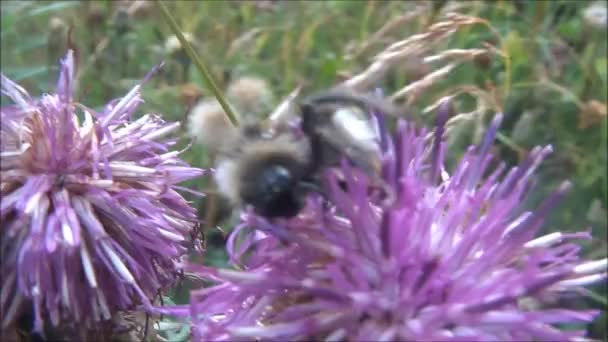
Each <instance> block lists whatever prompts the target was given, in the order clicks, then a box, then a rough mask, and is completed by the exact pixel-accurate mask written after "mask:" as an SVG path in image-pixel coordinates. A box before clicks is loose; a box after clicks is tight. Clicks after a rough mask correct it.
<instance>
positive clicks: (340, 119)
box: [315, 107, 381, 176]
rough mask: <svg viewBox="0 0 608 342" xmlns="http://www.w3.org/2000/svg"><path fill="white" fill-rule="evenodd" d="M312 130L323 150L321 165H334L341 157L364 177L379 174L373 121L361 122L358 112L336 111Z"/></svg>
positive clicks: (379, 164) (378, 151) (376, 137)
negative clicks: (363, 174)
mask: <svg viewBox="0 0 608 342" xmlns="http://www.w3.org/2000/svg"><path fill="white" fill-rule="evenodd" d="M315 130H316V133H317V136H318V138H319V139H320V140H321V144H322V145H323V146H324V151H323V153H324V159H325V160H324V161H323V162H324V163H326V164H336V163H338V162H339V159H340V158H341V156H346V157H347V158H348V159H349V160H351V161H352V162H353V163H354V164H355V165H357V166H358V167H360V168H361V169H362V170H363V171H364V172H366V173H367V174H369V175H371V176H375V175H377V174H379V172H380V168H381V160H380V157H381V154H380V148H379V136H378V133H377V131H376V129H375V126H374V124H373V120H371V119H369V118H365V117H364V114H363V113H362V112H361V111H360V110H358V109H357V108H352V107H350V108H348V107H347V108H342V109H339V110H337V111H336V112H335V113H333V114H331V120H329V121H327V122H325V123H324V124H323V125H320V126H318V127H317V128H316V129H315Z"/></svg>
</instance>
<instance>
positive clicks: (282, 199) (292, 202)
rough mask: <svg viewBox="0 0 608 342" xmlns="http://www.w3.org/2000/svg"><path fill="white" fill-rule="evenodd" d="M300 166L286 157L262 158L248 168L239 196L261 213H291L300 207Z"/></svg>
mask: <svg viewBox="0 0 608 342" xmlns="http://www.w3.org/2000/svg"><path fill="white" fill-rule="evenodd" d="M302 175H303V174H302V166H301V165H300V164H298V163H297V162H296V161H294V160H291V159H289V158H281V159H278V160H276V159H275V160H272V159H271V160H266V161H265V162H263V163H260V164H258V165H256V167H251V168H249V170H248V175H247V177H246V178H247V181H246V182H244V183H243V186H242V188H241V197H242V199H243V200H244V202H246V203H247V204H250V205H252V206H253V207H254V208H255V211H256V212H257V213H258V214H260V215H262V216H265V217H269V218H273V217H293V216H295V215H297V214H298V212H299V211H300V210H301V209H302V207H303V202H304V200H303V193H302V191H300V187H299V186H298V184H299V182H300V180H301V178H302Z"/></svg>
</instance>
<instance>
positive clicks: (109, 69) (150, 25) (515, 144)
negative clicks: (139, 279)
mask: <svg viewBox="0 0 608 342" xmlns="http://www.w3.org/2000/svg"><path fill="white" fill-rule="evenodd" d="M602 5H603V6H604V12H603V17H602V12H601V9H600V10H599V12H597V11H596V12H593V11H591V10H590V9H589V8H590V7H592V6H600V7H601V6H602ZM167 6H168V7H169V9H170V12H171V14H172V15H173V16H174V18H175V19H176V20H177V22H178V24H179V26H180V27H181V28H182V30H183V31H184V32H189V33H191V34H192V38H193V40H192V42H193V44H194V47H195V49H196V51H197V53H199V54H200V55H201V56H203V58H204V59H205V60H206V61H207V62H208V63H209V66H210V68H211V71H212V73H213V74H214V76H215V78H216V80H217V82H218V83H219V85H220V86H221V87H222V88H224V87H225V86H226V84H227V83H228V82H229V81H230V80H231V79H235V78H237V77H240V76H243V75H255V76H258V77H261V78H263V79H265V80H266V81H267V82H268V83H269V85H270V87H271V89H272V91H273V93H274V95H275V98H276V99H280V98H282V97H284V96H286V95H287V94H288V93H289V92H290V91H292V90H293V89H294V88H295V87H296V86H297V85H298V84H301V83H304V84H306V86H307V87H308V88H310V89H322V88H324V87H328V86H331V85H332V84H335V83H337V82H339V81H340V80H342V79H344V77H347V76H348V75H352V74H356V73H358V72H360V71H362V70H363V69H365V67H366V66H367V65H369V64H370V63H371V58H372V57H373V56H374V54H375V53H377V52H379V51H381V50H382V49H383V48H384V47H386V45H387V44H388V43H390V42H392V41H396V40H399V39H403V38H405V37H408V36H410V35H413V34H416V33H418V32H423V31H424V30H425V29H426V28H428V26H429V25H430V24H432V23H433V22H435V21H437V20H438V19H440V17H441V15H442V14H443V13H444V12H445V11H446V9H447V8H453V9H456V10H458V12H460V13H463V14H467V15H473V16H478V17H480V18H483V19H485V20H487V21H488V22H489V23H490V24H491V25H492V26H493V27H494V29H495V30H496V32H498V34H499V35H500V39H498V40H497V39H496V37H495V36H494V35H492V34H491V33H490V32H489V31H488V30H487V29H482V28H478V27H472V28H469V29H464V30H461V31H460V32H457V33H456V34H455V35H454V36H453V37H452V38H451V39H450V40H449V41H448V42H447V44H445V46H443V47H444V48H472V47H476V46H481V44H483V43H484V42H488V43H491V44H493V45H495V46H497V47H498V48H500V49H501V50H502V51H503V52H505V53H506V54H507V55H508V61H509V67H508V68H507V67H506V65H505V61H504V60H503V59H498V58H485V59H484V58H481V59H476V60H474V61H473V62H472V63H465V64H463V65H461V66H459V67H458V68H457V69H455V70H454V71H453V72H452V73H451V74H450V75H448V76H447V77H446V79H445V80H441V81H439V82H437V83H436V84H434V85H433V86H432V87H431V88H430V89H429V90H427V91H425V93H424V95H423V99H422V100H421V101H418V102H417V103H415V104H413V105H412V108H411V109H410V110H411V112H412V113H414V114H413V115H414V119H415V120H417V121H421V122H427V123H430V122H431V121H432V119H433V115H429V114H426V115H419V114H416V113H419V112H420V110H421V109H422V108H423V107H424V106H426V105H429V104H430V100H431V99H437V98H439V97H440V96H441V95H442V94H444V93H445V91H447V90H448V89H450V87H452V86H454V85H456V84H460V85H462V84H467V85H472V86H476V87H479V88H480V89H483V90H484V91H486V92H487V93H488V94H494V95H496V98H495V100H496V101H497V102H498V103H500V107H501V108H502V109H503V111H504V113H505V121H504V123H503V126H502V127H501V129H500V137H499V139H498V142H497V144H496V146H495V152H496V153H498V154H499V156H500V157H501V159H503V160H505V161H507V162H508V163H510V164H515V163H517V162H518V161H519V160H520V159H521V158H522V157H524V156H525V154H526V152H527V151H529V150H530V149H531V148H532V147H534V146H536V145H544V144H552V145H553V147H554V153H553V155H552V156H551V157H550V158H549V159H548V160H547V162H545V163H544V165H543V166H542V168H541V170H540V173H539V177H538V179H537V180H538V187H537V189H536V190H535V192H534V196H532V198H531V202H536V201H538V200H539V199H541V198H542V197H544V196H546V195H547V194H548V193H549V192H550V191H552V190H553V189H554V188H555V187H556V185H557V184H559V183H560V182H562V181H563V180H565V179H568V180H570V181H572V182H573V185H574V187H573V190H572V192H571V193H570V194H569V196H568V197H567V199H566V200H565V201H563V203H562V204H561V205H560V207H559V210H556V211H555V212H554V213H553V215H552V216H551V219H550V221H549V222H548V224H546V227H545V229H546V230H547V231H551V230H560V231H564V230H567V231H575V230H585V229H588V228H589V229H591V231H592V233H593V235H594V237H595V239H594V241H592V242H588V243H585V244H584V248H585V252H584V253H585V254H586V255H587V256H588V257H590V258H601V257H605V256H606V254H607V252H606V248H607V246H606V229H607V228H606V227H607V213H606V208H607V207H608V189H607V188H608V181H607V178H608V177H607V170H606V166H607V154H608V153H607V144H608V129H607V117H606V103H607V93H608V86H607V63H608V60H607V52H606V49H607V48H606V45H607V33H606V14H605V13H606V12H605V6H606V3H605V2H601V1H600V2H592V1H563V0H562V1H559V0H557V1H466V2H456V1H433V2H413V1H412V2H398V1H387V2H380V1H327V2H321V1H314V2H313V1H289V2H277V1H204V2H194V1H173V2H167ZM416 6H418V7H416ZM414 7H416V8H422V9H423V10H422V11H421V12H420V15H416V16H414V17H413V18H411V19H410V20H407V21H404V22H403V23H401V24H400V25H397V27H395V28H394V29H393V30H392V32H391V33H390V35H389V37H388V38H386V37H385V38H384V39H378V40H372V41H371V44H370V46H369V48H368V49H367V50H365V51H360V53H358V54H356V55H355V56H353V54H352V51H357V47H360V46H361V45H360V44H361V43H362V42H367V41H368V39H369V38H370V37H372V35H373V34H374V32H376V31H378V30H379V29H380V28H381V27H382V26H383V25H385V24H386V23H387V22H389V21H391V19H394V18H396V17H398V16H402V15H404V14H407V13H408V12H409V11H413V9H414ZM1 12H2V21H1V28H2V32H1V57H2V62H1V68H2V72H3V73H4V74H5V75H7V76H8V77H9V78H11V79H13V80H15V81H17V82H19V83H20V84H21V85H23V86H24V87H25V88H26V89H28V90H29V91H30V92H31V93H32V94H34V95H38V94H40V93H42V92H47V91H53V89H54V87H55V83H56V77H57V71H58V67H57V65H58V63H57V62H58V60H59V58H60V57H62V56H63V55H64V53H65V51H66V49H67V47H68V46H71V47H73V48H76V51H77V60H78V76H79V81H78V84H79V88H78V89H77V94H78V95H77V98H78V99H79V101H80V102H83V103H85V104H86V105H88V106H90V107H93V108H97V107H100V106H102V105H103V104H105V103H106V102H107V101H109V100H111V99H113V98H117V97H120V96H122V95H123V94H125V93H126V92H127V91H128V90H129V89H130V88H131V87H132V86H133V85H134V84H136V83H137V82H138V81H139V80H140V79H141V78H142V77H143V76H144V75H145V74H146V73H147V72H148V71H149V70H150V69H151V68H152V67H153V66H155V65H156V64H158V63H159V62H160V61H161V60H165V62H166V67H165V68H164V70H163V72H161V73H160V74H158V75H157V76H155V77H154V78H153V79H152V81H151V82H149V83H148V84H147V85H146V86H145V88H144V90H143V94H144V99H145V101H146V102H145V104H144V105H142V107H141V109H140V113H144V112H149V111H153V112H159V113H162V114H163V116H164V117H165V118H166V119H167V120H177V121H183V120H184V117H185V115H186V113H187V112H188V111H189V109H190V108H191V107H192V105H193V104H194V103H195V102H196V101H197V100H198V99H200V98H201V97H208V96H212V95H211V93H210V91H209V90H208V87H207V85H206V83H205V82H204V80H203V79H202V77H201V76H200V74H199V72H198V71H197V69H196V68H195V67H194V66H193V65H192V64H191V63H190V61H189V59H188V58H187V56H186V55H185V53H184V52H183V50H181V49H180V48H179V46H178V45H177V46H175V47H171V46H169V45H170V44H167V39H169V37H171V36H172V33H171V30H170V29H169V26H168V25H167V24H166V23H165V22H164V20H163V18H162V16H161V15H160V13H159V12H158V10H157V8H156V7H155V5H154V4H153V3H150V2H143V1H2V2H1ZM68 36H69V37H70V38H69V39H68ZM391 38H392V39H391ZM347 57H348V58H347ZM420 72H421V71H420V70H419V69H416V67H411V66H410V67H409V68H408V66H407V65H405V66H404V68H403V70H401V71H400V72H395V73H392V74H389V75H388V77H386V79H385V80H383V81H382V82H381V84H380V86H382V87H383V88H384V89H385V90H386V91H387V92H392V91H394V90H396V89H398V88H400V87H402V86H403V85H405V84H407V83H408V82H412V81H414V80H416V79H417V78H419V77H420ZM505 80H507V82H505ZM506 86H508V87H509V89H508V92H507V89H505V87H506ZM505 95H506V96H505ZM5 100H6V99H5V98H3V99H2V101H3V104H4V101H5ZM474 104H475V102H474V100H473V99H467V98H466V97H465V98H462V99H459V100H458V101H456V102H455V105H456V107H457V109H458V110H460V111H467V110H471V106H473V105H474ZM269 109H271V108H269ZM490 117H491V115H490V116H489V117H488V118H490ZM486 121H487V120H486ZM474 132H475V126H474V125H473V124H472V123H471V124H469V125H461V127H460V129H458V130H455V131H454V135H455V137H453V139H452V141H453V143H454V144H453V146H452V150H453V153H452V154H451V155H452V156H453V158H457V157H458V156H459V155H460V154H461V153H462V152H463V150H464V147H465V146H466V145H468V144H470V143H473V142H475V140H476V139H477V137H476V135H475V134H474ZM186 143H187V138H186V134H185V131H184V139H183V145H185V144H186ZM184 158H185V159H186V160H187V161H188V162H190V163H191V164H193V165H195V166H199V167H207V166H208V158H207V156H206V154H205V151H204V149H203V148H202V147H200V146H198V145H195V146H194V147H193V148H192V149H191V150H189V151H188V152H187V153H185V154H184ZM207 181H208V180H207V179H202V180H198V181H196V182H191V183H189V184H188V185H189V186H191V187H193V188H197V189H207V187H208V184H207ZM191 199H192V200H193V201H195V203H196V205H197V206H198V207H199V208H200V209H201V217H203V216H204V213H203V211H204V205H205V203H203V202H201V201H202V200H201V199H199V198H194V197H192V198H191ZM531 204H533V203H531ZM210 237H211V244H210V249H211V253H210V255H209V256H208V257H207V258H208V260H207V262H209V263H214V264H218V263H222V261H223V255H222V251H221V249H219V248H220V247H221V246H222V245H223V241H222V237H223V235H222V234H217V233H216V234H211V235H210ZM214 246H215V247H214ZM593 291H594V294H595V295H592V296H591V297H590V298H589V300H587V301H584V302H582V301H581V302H577V303H574V305H580V306H586V307H595V308H599V309H601V310H604V311H605V306H606V287H605V286H599V287H596V288H594V289H593ZM604 319H605V317H603V318H600V319H598V321H597V323H596V324H594V326H592V327H590V330H591V332H592V335H593V336H594V337H596V338H600V339H604V340H606V330H605V328H604V327H603V324H602V322H603V321H604Z"/></svg>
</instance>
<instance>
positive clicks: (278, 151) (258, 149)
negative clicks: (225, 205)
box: [215, 133, 310, 204]
mask: <svg viewBox="0 0 608 342" xmlns="http://www.w3.org/2000/svg"><path fill="white" fill-rule="evenodd" d="M234 143H235V144H236V146H235V148H234V149H233V150H234V151H236V152H235V155H226V156H224V157H221V158H220V159H218V161H217V168H216V172H215V180H216V183H217V186H218V190H219V191H220V192H221V193H223V194H225V195H226V197H228V199H229V200H230V201H231V202H232V203H233V204H238V203H239V202H240V201H241V192H242V190H243V188H244V187H246V186H247V183H248V182H255V179H254V178H255V175H256V174H257V173H258V172H259V171H260V170H261V169H262V168H264V167H265V166H266V165H268V164H269V163H273V162H277V161H279V162H280V163H281V164H283V165H284V166H285V167H287V168H288V169H290V170H292V171H293V172H295V173H301V172H304V169H305V168H306V167H307V165H308V161H309V159H310V148H309V145H308V143H307V140H306V139H304V138H302V139H297V138H296V137H295V136H293V135H292V134H288V133H282V134H279V135H277V136H275V137H269V138H264V137H259V138H258V139H251V138H250V137H249V138H243V139H241V140H238V141H235V142H234Z"/></svg>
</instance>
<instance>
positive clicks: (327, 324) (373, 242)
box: [160, 107, 607, 341]
mask: <svg viewBox="0 0 608 342" xmlns="http://www.w3.org/2000/svg"><path fill="white" fill-rule="evenodd" d="M379 117H381V116H379ZM446 117H447V107H443V108H442V109H441V111H440V114H439V120H438V121H439V124H438V127H437V129H436V131H435V133H434V136H433V135H428V134H427V132H426V131H424V130H422V131H421V130H418V129H416V128H414V127H412V126H411V125H408V124H407V123H405V122H400V123H399V126H398V132H397V134H396V135H395V136H394V137H393V138H391V137H389V136H388V135H386V134H385V135H384V136H383V137H382V138H383V139H382V140H383V146H384V170H383V171H384V179H385V181H386V182H387V183H388V184H389V185H390V186H391V187H392V188H393V189H394V192H395V194H396V196H397V197H396V201H395V203H394V204H393V205H392V206H390V207H383V206H382V205H380V204H379V201H377V200H376V199H375V198H374V197H373V196H372V195H370V194H369V192H368V180H367V179H366V177H365V176H364V175H363V174H361V173H360V172H359V171H357V170H356V169H352V168H350V167H349V166H348V165H347V164H344V166H343V167H342V170H341V171H342V173H343V174H344V177H345V180H346V190H344V188H343V187H341V186H340V185H339V182H338V179H337V177H336V174H335V173H332V172H330V173H329V174H328V176H327V189H328V190H329V195H330V198H331V203H333V205H335V207H334V208H332V209H331V210H329V211H327V210H325V209H324V207H323V205H322V204H321V201H320V199H319V198H314V197H313V198H311V199H310V202H309V205H308V207H307V208H306V210H305V211H304V212H303V213H302V214H301V215H300V216H298V217H297V218H295V219H292V220H289V221H281V220H278V221H275V222H272V223H271V222H268V221H267V220H265V219H263V218H261V217H257V216H255V215H253V214H252V213H250V212H249V213H244V215H243V223H242V224H241V225H239V226H238V227H236V229H235V230H234V231H233V233H232V235H231V236H230V239H229V244H228V252H229V253H230V255H231V257H232V260H233V262H234V263H235V264H236V266H238V268H239V269H240V270H230V269H218V268H214V267H206V266H200V265H190V266H189V272H192V273H193V274H195V275H196V276H198V277H202V278H203V279H206V280H210V281H212V282H214V283H216V284H217V285H214V286H212V287H208V288H202V289H199V290H196V291H194V292H193V293H192V295H191V303H190V305H188V306H181V307H180V306H177V307H173V308H164V309H162V310H160V311H162V312H165V313H172V314H176V315H183V316H190V317H191V319H192V330H193V334H194V339H195V340H226V341H234V340H249V341H250V340H257V339H261V340H275V341H285V340H309V339H320V340H334V341H335V340H349V341H382V340H385V341H389V340H408V341H440V340H443V341H488V340H492V341H496V340H513V341H523V340H551V341H557V340H574V339H577V338H581V337H582V336H584V331H567V330H560V329H559V328H558V326H559V325H560V324H562V323H585V322H589V321H591V320H592V319H593V318H594V317H595V315H596V314H597V312H595V311H576V310H570V309H565V308H549V307H547V306H546V305H543V306H538V305H529V304H525V303H526V302H527V303H529V302H538V303H540V304H544V303H546V302H547V301H548V300H549V299H551V298H556V297H559V296H561V295H564V294H566V293H567V292H571V291H573V290H575V289H577V288H579V287H580V286H584V285H587V284H589V283H593V282H596V281H598V280H601V279H603V278H605V276H606V274H605V269H606V264H607V263H606V260H600V261H592V262H585V261H582V260H580V259H579V258H578V253H579V249H580V248H579V246H577V245H576V244H574V243H573V242H574V241H575V240H578V239H589V238H590V236H589V234H588V233H585V232H583V233H573V234H565V233H552V234H549V235H546V236H542V237H538V238H536V239H535V238H534V237H535V235H536V234H537V232H538V231H539V228H540V227H541V225H542V223H543V221H544V219H545V217H546V216H547V215H548V214H549V212H550V210H551V208H552V207H554V205H555V204H556V203H557V201H558V200H559V199H560V198H561V197H562V196H563V195H564V193H565V192H566V190H567V189H568V188H569V184H568V183H564V184H563V185H562V186H561V187H560V188H559V189H558V190H557V191H556V192H555V193H554V194H553V195H552V196H550V197H549V198H548V199H547V200H546V201H545V202H544V203H543V204H541V205H540V206H539V207H538V208H537V209H536V210H535V211H526V210H525V209H524V208H523V207H522V203H523V202H524V199H525V198H526V196H527V194H528V193H529V190H530V188H531V187H530V183H531V177H532V175H533V173H534V171H535V169H536V168H537V167H538V165H539V164H540V162H541V161H542V160H543V158H544V157H545V156H546V155H547V154H548V153H549V152H550V151H551V149H550V148H549V147H546V148H536V149H534V150H533V151H531V153H530V155H529V158H528V159H527V160H526V161H524V162H523V163H522V164H521V165H519V166H517V167H514V168H512V169H511V170H509V171H508V172H505V166H504V164H501V165H499V166H498V167H497V168H495V169H494V170H493V171H492V172H490V173H489V174H488V175H487V177H484V175H485V174H486V173H487V170H488V169H489V166H490V163H491V158H492V157H491V156H490V155H489V154H488V150H489V146H490V144H491V143H492V141H493V140H494V136H495V134H496V131H497V128H498V125H499V123H500V120H501V118H502V116H501V115H498V116H497V118H496V120H494V122H493V123H492V126H491V127H490V129H489V131H488V133H487V136H486V137H485V140H484V141H483V143H482V144H481V146H479V147H471V148H470V149H469V150H468V151H467V153H466V154H465V155H464V157H463V158H462V159H461V161H460V163H459V164H458V165H457V166H456V167H455V169H454V171H453V172H452V174H451V175H450V174H448V173H447V172H446V170H445V169H444V168H443V156H444V154H445V153H444V152H445V148H446V146H445V143H444V142H443V131H444V129H443V123H445V121H446V120H445V119H446ZM429 137H434V139H433V141H434V142H433V143H430V144H429V143H428V141H429V139H428V138H429ZM377 202H378V203H377Z"/></svg>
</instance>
